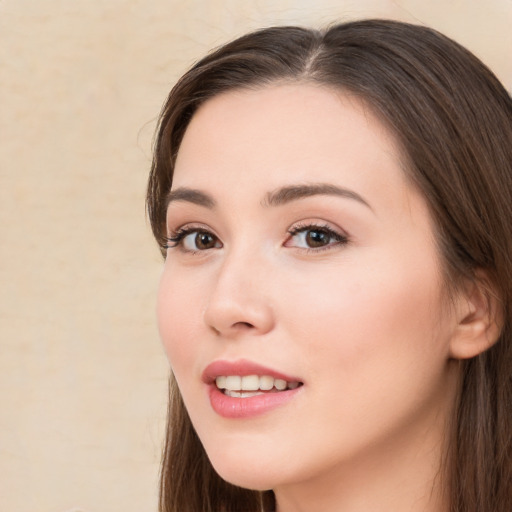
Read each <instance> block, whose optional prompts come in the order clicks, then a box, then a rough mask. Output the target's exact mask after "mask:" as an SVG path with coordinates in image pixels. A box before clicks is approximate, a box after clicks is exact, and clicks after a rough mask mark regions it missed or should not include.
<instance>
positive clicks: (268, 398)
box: [209, 385, 302, 418]
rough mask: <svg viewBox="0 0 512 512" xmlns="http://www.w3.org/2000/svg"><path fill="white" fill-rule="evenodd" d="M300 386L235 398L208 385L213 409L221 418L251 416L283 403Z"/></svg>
mask: <svg viewBox="0 0 512 512" xmlns="http://www.w3.org/2000/svg"><path fill="white" fill-rule="evenodd" d="M301 387H302V386H299V387H298V388H295V389H287V390H286V391H278V392H277V393H263V394H262V395H256V396H251V397H248V398H236V397H232V396H228V395H225V394H224V393H223V392H222V391H220V390H219V389H218V388H217V386H215V385H211V386H210V387H209V388H210V389H209V397H210V403H211V404H212V408H213V410H214V411H215V412H216V413H217V414H218V415H219V416H222V417H223V418H251V417H253V416H260V415H262V414H265V413H266V412H268V411H271V410H272V409H275V408H276V407H280V406H282V405H285V404H286V403H288V402H289V401H290V400H292V398H293V397H294V396H295V395H296V393H297V392H298V391H299V390H300V389H301Z"/></svg>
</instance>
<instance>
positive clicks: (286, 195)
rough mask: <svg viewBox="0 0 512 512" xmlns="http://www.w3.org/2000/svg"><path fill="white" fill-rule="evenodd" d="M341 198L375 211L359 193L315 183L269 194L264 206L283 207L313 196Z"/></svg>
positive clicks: (281, 189)
mask: <svg viewBox="0 0 512 512" xmlns="http://www.w3.org/2000/svg"><path fill="white" fill-rule="evenodd" d="M319 195H320V196H339V197H343V198H346V199H353V200H354V201H357V202H359V203H361V204H363V205H364V206H366V207H368V208H369V209H370V210H372V211H373V208H372V207H371V206H370V204H369V203H368V202H367V201H366V200H365V199H364V198H363V197H362V196H360V195H359V194H358V193H357V192H354V191H353V190H349V189H347V188H341V187H338V186H336V185H332V184H330V183H313V184H307V185H290V186H286V187H282V188H279V189H277V190H274V191H272V192H268V193H267V195H266V196H265V199H264V201H263V203H262V204H263V206H281V205H284V204H287V203H290V202H292V201H297V200H298V199H303V198H305V197H311V196H319Z"/></svg>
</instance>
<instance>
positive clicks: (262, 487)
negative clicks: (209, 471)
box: [210, 455, 283, 491]
mask: <svg viewBox="0 0 512 512" xmlns="http://www.w3.org/2000/svg"><path fill="white" fill-rule="evenodd" d="M219 459H220V460H219ZM210 462H211V464H212V466H213V469H214V470H215V471H216V472H217V474H218V475H219V476H220V477H221V478H222V479H223V480H225V481H226V482H228V483H230V484H232V485H236V486H237V487H243V488H244V489H251V490H253V491H268V490H269V489H273V488H274V487H275V486H276V484H277V483H278V482H279V480H281V479H282V476H283V475H282V474H280V473H281V472H280V471H279V469H280V465H278V464H276V463H275V462H274V463H273V465H274V466H276V468H275V471H272V470H270V471H269V464H267V463H260V464H258V462H251V463H248V462H247V461H246V460H242V459H240V458H238V460H235V461H232V460H229V459H228V458H227V457H222V455H221V456H220V457H218V458H214V459H213V460H212V458H210Z"/></svg>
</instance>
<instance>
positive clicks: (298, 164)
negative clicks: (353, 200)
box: [173, 83, 411, 202]
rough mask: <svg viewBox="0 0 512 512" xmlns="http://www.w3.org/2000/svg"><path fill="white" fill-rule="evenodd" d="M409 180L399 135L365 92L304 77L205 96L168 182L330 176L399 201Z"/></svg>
mask: <svg viewBox="0 0 512 512" xmlns="http://www.w3.org/2000/svg"><path fill="white" fill-rule="evenodd" d="M407 181H408V180H406V177H405V173H404V165H403V159H402V155H401V151H400V145H399V143H398V141H397V140H396V138H395V136H394V134H393V133H391V132H390V130H389V129H387V127H386V126H385V125H384V123H382V122H381V121H380V120H379V119H378V118H377V116H375V115H374V113H373V112H372V110H371V109H370V108H369V107H368V106H367V105H366V104H365V103H364V102H363V101H362V100H360V99H359V98H357V97H355V96H354V95H350V94H346V93H343V92H340V91H336V90H333V89H330V88H327V87H325V86H319V85H314V84H309V83H306V84H280V85H272V86H267V87H263V88H260V89H256V90H252V89H251V90H247V89H243V90H235V91H230V92H227V93H223V94H221V95H218V96H216V97H214V98H212V99H210V100H208V101H207V102H206V103H205V104H203V105H202V106H201V107H200V108H199V109H198V111H197V112H196V113H195V115H194V117H193V118H192V120H191V122H190V124H189V126H188V128H187V130H186V132H185V135H184V138H183V141H182V144H181V147H180V150H179V152H178V156H177V160H176V166H175V173H174V179H173V188H177V187H182V186H184V187H192V188H198V187H199V188H203V187H208V188H209V189H211V190H212V191H213V192H218V193H219V194H221V193H226V192H229V191H227V190H226V186H228V187H233V186H234V187H237V191H241V190H250V191H253V192H254V193H260V194H264V193H265V192H266V191H268V190H269V189H273V188H277V187H282V186H286V185H287V184H288V183H290V182H294V183H307V182H329V183H334V184H336V185H339V186H343V187H349V188H353V189H355V190H357V191H358V192H360V193H361V194H363V195H369V196H375V195H377V196H378V195H381V196H389V195H390V191H391V190H393V194H392V195H395V196H396V194H399V195H400V196H401V202H403V200H407V197H408V196H409V193H410V192H411V190H410V189H411V187H410V186H409V183H407ZM390 199H391V198H390ZM392 201H395V202H396V197H393V198H392Z"/></svg>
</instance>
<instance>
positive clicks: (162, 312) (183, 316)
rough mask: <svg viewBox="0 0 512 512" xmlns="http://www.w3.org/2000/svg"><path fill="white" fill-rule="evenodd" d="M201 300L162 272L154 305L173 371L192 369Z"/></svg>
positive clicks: (171, 276) (188, 287) (181, 283)
mask: <svg viewBox="0 0 512 512" xmlns="http://www.w3.org/2000/svg"><path fill="white" fill-rule="evenodd" d="M199 301H200V297H196V296H195V295H194V293H192V291H191V286H190V283H186V282H185V281H184V280H182V279H181V280H180V279H176V278H173V274H172V272H170V271H168V270H167V269H165V270H164V273H163V275H162V278H161V280H160V287H159V291H158V301H157V318H158V329H159V332H160V338H161V340H162V343H163V345H164V348H165V352H166V354H167V357H168V359H169V362H170V364H171V367H172V369H173V371H175V372H176V370H177V369H178V370H179V368H181V367H188V368H192V367H193V365H192V363H193V360H194V343H195V341H196V340H198V339H199V337H198V336H197V335H196V334H195V333H196V330H197V328H198V314H197V311H198V308H200V307H201V304H200V302H199Z"/></svg>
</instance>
